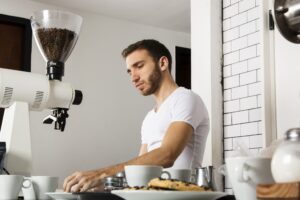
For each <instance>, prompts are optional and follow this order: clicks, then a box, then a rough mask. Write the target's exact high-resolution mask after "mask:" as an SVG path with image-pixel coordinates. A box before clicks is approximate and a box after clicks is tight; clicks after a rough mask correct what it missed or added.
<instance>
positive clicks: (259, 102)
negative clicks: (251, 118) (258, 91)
mask: <svg viewBox="0 0 300 200" xmlns="http://www.w3.org/2000/svg"><path fill="white" fill-rule="evenodd" d="M257 107H259V108H261V107H262V95H258V96H257Z"/></svg>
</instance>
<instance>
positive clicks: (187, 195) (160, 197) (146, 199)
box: [112, 190, 227, 200]
mask: <svg viewBox="0 0 300 200" xmlns="http://www.w3.org/2000/svg"><path fill="white" fill-rule="evenodd" d="M112 193H113V194H115V195H118V196H120V197H122V198H124V199H126V200H215V199H217V198H219V197H222V196H226V195H227V194H226V193H223V192H188V191H151V190H148V191H147V190H146V191H142V190H113V191H112Z"/></svg>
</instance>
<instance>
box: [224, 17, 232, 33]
mask: <svg viewBox="0 0 300 200" xmlns="http://www.w3.org/2000/svg"><path fill="white" fill-rule="evenodd" d="M230 28H231V19H230V18H228V19H225V20H224V21H223V31H226V30H228V29H230Z"/></svg>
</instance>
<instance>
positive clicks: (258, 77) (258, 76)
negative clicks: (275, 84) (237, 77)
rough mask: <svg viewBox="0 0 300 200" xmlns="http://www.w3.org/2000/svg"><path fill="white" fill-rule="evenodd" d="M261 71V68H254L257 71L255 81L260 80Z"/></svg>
mask: <svg viewBox="0 0 300 200" xmlns="http://www.w3.org/2000/svg"><path fill="white" fill-rule="evenodd" d="M261 71H262V70H261V69H258V70H256V72H257V75H256V76H257V81H262V80H261V76H262V74H261Z"/></svg>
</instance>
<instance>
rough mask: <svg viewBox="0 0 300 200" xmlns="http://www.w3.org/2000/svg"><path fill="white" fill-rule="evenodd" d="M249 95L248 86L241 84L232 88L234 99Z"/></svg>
mask: <svg viewBox="0 0 300 200" xmlns="http://www.w3.org/2000/svg"><path fill="white" fill-rule="evenodd" d="M247 96H248V86H247V85H245V86H241V87H236V88H232V89H231V97H232V99H240V98H244V97H247Z"/></svg>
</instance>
